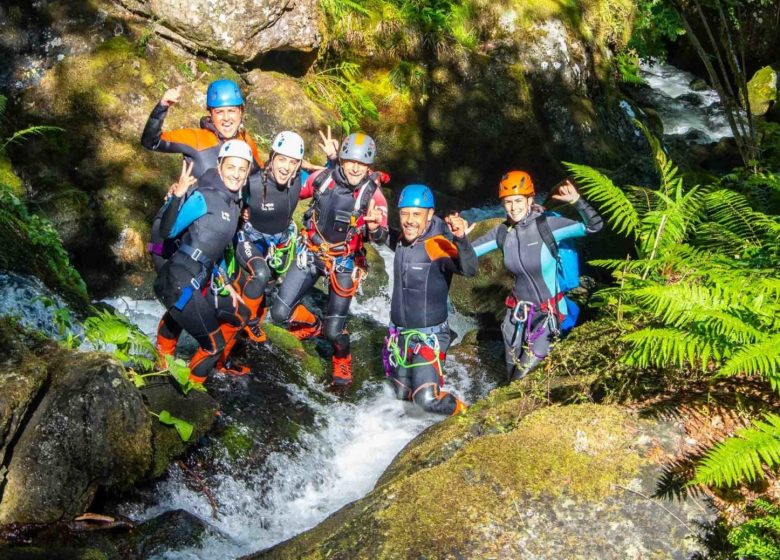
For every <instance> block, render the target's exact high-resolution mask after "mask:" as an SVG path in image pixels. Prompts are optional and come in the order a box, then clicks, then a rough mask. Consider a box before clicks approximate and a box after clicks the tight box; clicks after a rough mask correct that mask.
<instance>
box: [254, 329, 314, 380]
mask: <svg viewBox="0 0 780 560" xmlns="http://www.w3.org/2000/svg"><path fill="white" fill-rule="evenodd" d="M263 329H264V330H265V332H266V334H267V335H268V340H269V342H270V343H271V344H272V345H274V346H276V347H277V348H278V349H279V350H281V351H282V352H283V353H284V354H285V355H286V356H287V357H288V358H289V359H290V361H291V364H294V365H295V366H296V367H297V368H298V371H299V372H300V374H301V375H305V374H307V373H309V374H311V375H313V376H314V378H315V379H325V377H326V375H327V371H326V368H325V364H324V362H323V360H322V359H321V358H320V357H319V356H318V355H317V354H316V352H314V351H309V350H308V348H310V347H311V343H301V341H300V340H298V339H297V338H295V337H294V336H293V335H291V334H290V333H289V332H288V331H287V330H286V329H283V328H281V327H277V326H276V325H272V324H270V323H263ZM298 381H299V383H300V384H303V380H302V379H299V380H298Z"/></svg>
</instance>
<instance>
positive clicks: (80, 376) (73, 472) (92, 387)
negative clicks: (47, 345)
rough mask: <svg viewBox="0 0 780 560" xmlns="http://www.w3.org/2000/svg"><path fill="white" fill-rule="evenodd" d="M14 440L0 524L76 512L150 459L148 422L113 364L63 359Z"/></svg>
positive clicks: (141, 470) (84, 357)
mask: <svg viewBox="0 0 780 560" xmlns="http://www.w3.org/2000/svg"><path fill="white" fill-rule="evenodd" d="M50 371H51V378H50V380H49V383H50V385H49V386H48V387H47V390H46V392H45V394H44V395H43V398H42V400H41V401H40V404H38V406H37V407H36V409H35V412H34V413H33V414H32V416H31V417H30V418H29V421H28V423H27V425H26V426H25V428H24V431H23V433H22V434H21V437H20V438H19V440H18V442H16V443H15V446H14V449H13V452H12V455H11V457H10V462H9V463H8V473H7V474H6V479H5V486H4V488H3V494H2V501H0V523H11V522H22V523H41V522H54V521H57V520H59V519H62V518H63V517H65V516H73V515H77V514H79V513H81V512H83V511H84V510H85V509H86V508H87V507H88V506H89V504H90V503H91V502H92V499H93V498H94V496H95V493H96V492H97V490H98V488H99V487H100V486H106V487H112V486H115V487H128V486H130V485H132V484H133V483H135V482H137V481H139V480H141V479H142V477H143V476H144V475H145V474H146V472H147V469H148V467H149V463H150V460H151V454H152V449H151V419H150V417H149V414H148V413H147V412H146V408H145V407H144V404H143V400H142V398H141V395H140V394H139V393H138V391H136V389H135V388H134V387H133V384H132V383H130V382H129V381H128V380H127V379H126V377H125V375H124V368H123V367H122V365H121V364H120V363H118V362H117V361H115V360H113V359H111V358H110V357H108V356H106V355H104V354H97V353H95V354H76V353H74V354H65V355H61V356H58V359H57V360H56V363H54V364H52V365H51V368H50Z"/></svg>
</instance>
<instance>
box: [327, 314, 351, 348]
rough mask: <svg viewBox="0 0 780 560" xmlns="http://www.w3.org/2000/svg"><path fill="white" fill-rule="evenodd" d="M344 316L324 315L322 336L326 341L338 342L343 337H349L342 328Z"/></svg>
mask: <svg viewBox="0 0 780 560" xmlns="http://www.w3.org/2000/svg"><path fill="white" fill-rule="evenodd" d="M345 321H346V317H326V318H325V321H324V325H323V329H322V336H324V337H325V338H326V339H327V340H328V342H331V343H333V344H338V343H339V341H340V340H341V339H342V338H343V337H347V339H349V333H347V332H346V331H345V330H344V323H345Z"/></svg>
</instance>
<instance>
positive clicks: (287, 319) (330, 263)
mask: <svg viewBox="0 0 780 560" xmlns="http://www.w3.org/2000/svg"><path fill="white" fill-rule="evenodd" d="M320 136H321V137H322V140H323V143H322V144H320V147H321V148H322V149H323V151H325V153H326V155H327V156H328V159H329V160H330V164H329V167H328V168H327V169H325V170H323V171H320V172H318V173H315V174H313V175H312V176H310V177H309V179H308V180H307V181H306V183H305V185H304V187H303V189H302V194H301V198H307V197H312V198H313V201H312V205H311V207H310V208H309V210H308V211H307V212H306V214H305V215H304V229H303V231H302V232H301V241H302V243H303V245H304V247H303V248H302V250H300V251H299V253H298V258H297V259H296V263H295V265H294V266H292V267H290V270H289V272H288V273H287V275H286V276H285V278H284V282H283V283H282V285H281V287H280V288H279V290H278V292H277V295H276V298H275V299H274V304H273V307H272V309H271V315H272V317H273V319H274V321H276V322H278V323H282V324H287V325H288V326H289V329H290V332H291V333H292V334H293V335H294V336H295V337H297V338H298V339H301V340H303V339H306V338H311V337H313V336H317V335H319V334H320V333H321V332H322V333H323V334H324V336H325V338H326V339H327V340H328V341H329V342H330V343H331V344H332V345H333V358H332V361H333V375H332V384H333V385H334V386H347V385H349V384H350V383H351V382H352V355H351V352H350V340H349V333H348V332H347V331H346V330H345V328H344V326H345V323H346V320H347V311H348V310H349V304H350V302H351V301H352V296H353V295H354V293H355V291H356V290H357V289H358V287H359V285H360V282H361V280H362V278H363V276H364V275H365V271H366V262H365V250H364V249H363V245H364V243H365V242H366V241H369V240H370V241H372V242H374V243H384V241H385V239H386V238H387V201H386V200H385V197H384V195H383V194H382V190H381V188H380V187H381V184H382V183H384V182H387V181H388V180H389V177H388V176H387V175H386V174H384V173H380V172H372V171H371V165H372V164H373V163H374V158H375V157H376V143H375V142H374V139H373V138H371V137H370V136H368V135H367V134H363V133H355V134H350V135H349V136H348V137H347V138H346V139H345V140H344V142H343V143H342V145H341V149H340V150H339V147H338V142H337V141H336V140H335V139H333V138H331V136H330V128H329V129H328V135H327V136H325V135H324V134H322V133H320ZM337 157H338V164H336V158H337ZM320 276H327V277H328V280H329V288H330V289H329V292H328V306H327V311H326V316H325V319H324V321H321V320H320V319H319V318H318V317H317V316H316V315H314V313H312V312H311V311H309V310H308V309H307V308H306V307H305V306H304V305H303V304H302V303H301V300H302V298H303V296H304V295H305V294H306V293H307V292H308V291H309V290H310V289H311V288H312V287H313V286H314V283H315V282H316V281H317V279H318V278H319V277H320Z"/></svg>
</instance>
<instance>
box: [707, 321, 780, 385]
mask: <svg viewBox="0 0 780 560" xmlns="http://www.w3.org/2000/svg"><path fill="white" fill-rule="evenodd" d="M741 373H744V374H747V375H756V374H760V375H761V376H762V377H765V378H766V379H767V380H768V381H769V383H770V384H771V385H772V388H773V389H774V390H775V391H778V390H780V333H778V334H774V335H773V336H770V337H768V338H766V339H764V340H762V341H761V342H759V343H757V344H753V345H751V346H748V347H746V348H743V349H741V350H739V351H738V352H735V353H734V355H733V356H731V358H730V359H729V360H728V362H726V363H725V364H724V365H723V367H722V368H721V370H720V373H719V374H720V375H724V376H729V375H739V374H741Z"/></svg>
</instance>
